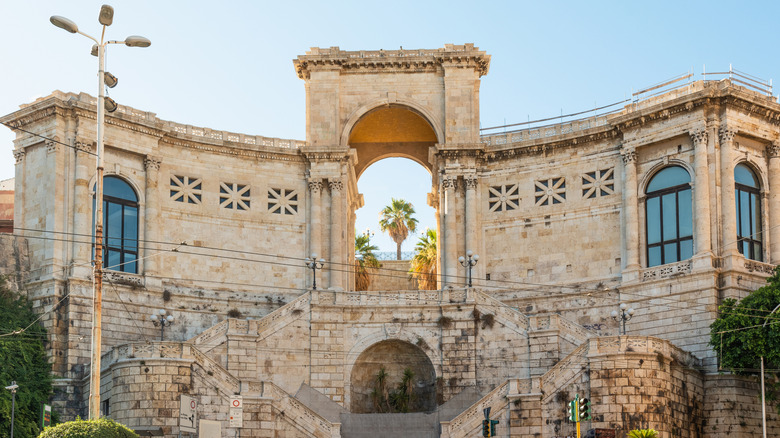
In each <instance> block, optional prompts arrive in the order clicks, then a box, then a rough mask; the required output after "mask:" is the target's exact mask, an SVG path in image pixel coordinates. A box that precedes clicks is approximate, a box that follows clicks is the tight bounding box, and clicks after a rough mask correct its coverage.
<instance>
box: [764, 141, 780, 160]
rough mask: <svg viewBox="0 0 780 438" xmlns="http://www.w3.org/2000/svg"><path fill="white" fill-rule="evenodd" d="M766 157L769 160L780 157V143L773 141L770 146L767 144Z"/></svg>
mask: <svg viewBox="0 0 780 438" xmlns="http://www.w3.org/2000/svg"><path fill="white" fill-rule="evenodd" d="M766 155H767V156H768V157H769V158H778V157H780V141H775V142H773V143H771V144H768V145H767V147H766Z"/></svg>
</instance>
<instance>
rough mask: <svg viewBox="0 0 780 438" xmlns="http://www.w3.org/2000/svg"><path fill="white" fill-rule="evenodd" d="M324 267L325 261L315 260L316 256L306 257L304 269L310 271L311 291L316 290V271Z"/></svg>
mask: <svg viewBox="0 0 780 438" xmlns="http://www.w3.org/2000/svg"><path fill="white" fill-rule="evenodd" d="M323 266H325V259H319V260H317V254H314V253H312V255H311V257H306V267H307V268H309V269H311V273H312V286H311V288H312V289H313V290H317V269H322V267H323Z"/></svg>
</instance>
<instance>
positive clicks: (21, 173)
mask: <svg viewBox="0 0 780 438" xmlns="http://www.w3.org/2000/svg"><path fill="white" fill-rule="evenodd" d="M13 153H14V160H15V163H16V166H15V167H14V197H15V198H16V199H17V200H21V202H20V203H19V204H17V205H16V207H15V208H14V227H18V228H24V227H25V226H26V225H27V224H26V223H25V222H24V212H25V207H26V202H32V199H30V200H28V201H26V202H25V197H24V195H23V194H24V183H25V181H24V177H25V175H27V173H26V172H25V169H24V156H25V155H27V152H26V151H25V150H24V149H15V150H14V152H13ZM15 202H18V201H15Z"/></svg>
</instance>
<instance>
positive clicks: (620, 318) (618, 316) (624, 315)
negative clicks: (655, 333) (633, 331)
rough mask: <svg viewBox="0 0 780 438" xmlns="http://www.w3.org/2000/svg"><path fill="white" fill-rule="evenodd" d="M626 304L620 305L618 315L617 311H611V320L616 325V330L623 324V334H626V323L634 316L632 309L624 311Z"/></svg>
mask: <svg viewBox="0 0 780 438" xmlns="http://www.w3.org/2000/svg"><path fill="white" fill-rule="evenodd" d="M626 307H628V306H627V305H626V303H620V313H618V311H617V310H613V311H612V319H614V320H615V321H616V322H617V323H618V329H619V328H620V323H621V322H622V323H623V334H624V335H625V334H626V321H628V320H630V319H631V318H632V317H633V316H634V309H628V310H626Z"/></svg>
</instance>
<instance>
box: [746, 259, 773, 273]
mask: <svg viewBox="0 0 780 438" xmlns="http://www.w3.org/2000/svg"><path fill="white" fill-rule="evenodd" d="M745 269H747V270H748V272H758V273H759V274H767V275H772V274H774V273H775V265H773V264H771V263H762V262H757V261H755V260H745Z"/></svg>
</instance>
